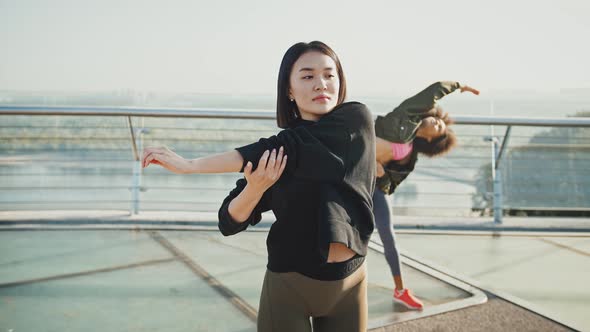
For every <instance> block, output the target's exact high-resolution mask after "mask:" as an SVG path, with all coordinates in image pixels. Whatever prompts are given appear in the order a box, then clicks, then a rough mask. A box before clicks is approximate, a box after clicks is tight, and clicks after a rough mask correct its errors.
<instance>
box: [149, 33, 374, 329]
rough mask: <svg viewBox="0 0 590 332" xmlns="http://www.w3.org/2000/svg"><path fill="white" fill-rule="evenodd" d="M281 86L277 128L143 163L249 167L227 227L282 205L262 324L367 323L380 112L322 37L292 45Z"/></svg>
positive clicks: (231, 203) (187, 169)
mask: <svg viewBox="0 0 590 332" xmlns="http://www.w3.org/2000/svg"><path fill="white" fill-rule="evenodd" d="M277 92H278V94H277V95H278V96H277V123H278V125H279V127H281V128H285V129H284V130H282V131H281V132H279V133H278V134H277V135H276V136H272V137H269V138H263V139H260V140H259V141H258V142H256V143H253V144H250V145H246V146H243V147H239V148H237V149H236V150H234V151H231V152H226V153H222V154H219V155H215V156H210V157H203V158H197V159H193V160H187V159H185V158H182V157H181V156H179V155H177V154H175V153H174V152H172V151H170V150H169V149H167V148H165V147H159V148H147V149H145V151H144V156H143V166H144V167H146V166H148V165H149V164H150V163H154V164H159V165H161V166H163V167H165V168H166V169H168V170H170V171H173V172H176V173H183V174H186V173H219V172H235V171H243V172H244V178H242V179H240V180H238V181H237V183H236V187H235V188H234V189H233V190H232V191H231V192H230V194H229V195H228V197H227V198H226V199H225V200H224V201H223V203H222V205H221V208H220V210H219V229H220V230H221V232H222V233H223V234H224V235H232V234H236V233H238V232H240V231H243V230H245V229H246V228H247V227H248V226H249V225H255V224H257V223H258V222H259V221H260V219H261V213H262V212H264V211H268V210H272V211H273V212H274V214H275V216H276V221H275V222H274V223H273V225H272V226H271V229H270V231H269V234H268V237H267V250H268V264H267V271H266V275H265V278H264V283H263V286H262V294H261V297H260V307H259V311H258V324H257V325H258V330H259V331H311V325H313V330H314V331H320V332H321V331H366V328H367V315H368V312H367V280H366V270H365V264H364V260H365V256H366V254H367V247H368V241H369V237H370V235H371V233H372V231H373V227H374V219H373V213H372V198H371V197H372V194H373V190H374V186H375V179H376V178H375V171H376V157H375V131H374V125H373V120H372V116H371V113H370V112H369V110H368V109H367V108H366V107H365V106H364V105H363V104H361V103H357V102H344V100H345V98H346V81H345V78H344V73H343V71H342V66H341V64H340V61H339V59H338V57H337V56H336V54H335V53H334V51H333V50H332V49H331V48H330V47H328V46H327V45H326V44H324V43H322V42H318V41H314V42H311V43H297V44H295V45H293V46H292V47H290V48H289V49H288V50H287V52H286V53H285V56H284V57H283V61H282V63H281V67H280V70H279V79H278V91H277ZM287 156H288V158H289V161H288V162H287ZM310 318H311V324H310Z"/></svg>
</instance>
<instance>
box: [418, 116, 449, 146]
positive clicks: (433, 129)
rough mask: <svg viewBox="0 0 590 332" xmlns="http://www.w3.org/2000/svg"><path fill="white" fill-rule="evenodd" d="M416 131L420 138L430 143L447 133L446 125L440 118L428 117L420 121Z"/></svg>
mask: <svg viewBox="0 0 590 332" xmlns="http://www.w3.org/2000/svg"><path fill="white" fill-rule="evenodd" d="M418 130H420V134H421V136H423V137H425V138H426V139H427V140H428V141H431V140H433V139H435V138H438V137H439V136H441V135H443V134H445V133H446V132H447V125H446V124H445V122H444V121H443V120H442V119H441V118H437V117H433V116H429V117H427V118H424V119H422V122H421V123H420V128H419V129H418Z"/></svg>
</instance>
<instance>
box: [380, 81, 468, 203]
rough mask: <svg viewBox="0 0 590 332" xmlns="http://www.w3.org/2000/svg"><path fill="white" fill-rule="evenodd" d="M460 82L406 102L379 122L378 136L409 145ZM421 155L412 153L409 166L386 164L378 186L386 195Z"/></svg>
mask: <svg viewBox="0 0 590 332" xmlns="http://www.w3.org/2000/svg"><path fill="white" fill-rule="evenodd" d="M460 87H461V84H459V83H458V82H451V81H443V82H436V83H434V84H432V85H430V86H429V87H427V88H426V89H424V90H423V91H421V92H420V93H418V94H417V95H415V96H413V97H410V98H408V99H406V100H404V101H403V102H402V103H401V104H400V105H399V106H398V107H396V108H395V109H394V110H393V111H391V112H389V113H387V114H386V115H385V116H378V117H377V120H375V135H376V136H377V137H379V138H383V139H385V140H388V141H390V142H394V143H408V142H411V141H413V140H414V138H416V132H417V131H418V128H419V127H420V123H421V122H422V119H423V118H425V117H428V116H429V114H430V113H431V112H432V111H431V110H432V109H433V108H434V107H435V106H436V101H437V100H439V99H441V98H442V97H444V96H446V95H448V94H449V93H451V92H453V91H455V90H457V89H459V88H460ZM417 160H418V153H417V152H416V151H415V150H414V151H412V156H411V159H410V161H409V162H408V163H406V164H404V165H401V164H399V163H397V162H395V161H391V162H389V163H388V164H387V165H383V168H384V169H385V175H384V176H382V177H380V178H378V179H377V187H378V188H379V189H381V191H383V192H384V193H386V194H392V193H393V192H394V191H395V188H396V187H397V186H398V185H399V184H400V183H401V182H402V181H403V180H404V179H405V178H406V177H407V176H408V175H409V174H410V173H411V172H412V171H413V170H414V166H415V165H416V161H417Z"/></svg>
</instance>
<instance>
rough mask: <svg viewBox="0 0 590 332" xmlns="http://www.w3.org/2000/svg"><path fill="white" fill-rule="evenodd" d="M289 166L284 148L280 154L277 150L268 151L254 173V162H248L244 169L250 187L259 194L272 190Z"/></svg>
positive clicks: (280, 150)
mask: <svg viewBox="0 0 590 332" xmlns="http://www.w3.org/2000/svg"><path fill="white" fill-rule="evenodd" d="M286 165H287V155H284V153H283V147H281V148H280V149H279V152H278V153H277V151H276V150H275V149H273V150H272V152H269V151H268V150H266V151H265V152H264V153H263V154H262V157H260V161H259V162H258V167H257V168H256V170H255V171H252V167H253V165H252V162H248V164H247V165H246V167H244V177H245V178H246V181H248V186H249V187H250V188H252V189H254V190H256V191H258V192H262V193H263V192H265V191H266V190H267V189H268V188H270V187H271V186H272V185H273V184H274V183H275V182H277V180H278V179H279V178H280V177H281V174H283V171H284V170H285V166H286Z"/></svg>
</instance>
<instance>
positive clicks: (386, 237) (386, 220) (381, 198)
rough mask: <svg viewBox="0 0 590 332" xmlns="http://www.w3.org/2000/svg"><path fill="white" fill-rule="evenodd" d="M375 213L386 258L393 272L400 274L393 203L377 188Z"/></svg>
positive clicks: (374, 203) (374, 196)
mask: <svg viewBox="0 0 590 332" xmlns="http://www.w3.org/2000/svg"><path fill="white" fill-rule="evenodd" d="M373 213H374V214H375V224H376V225H377V230H378V231H379V237H381V242H382V243H383V250H384V251H385V259H386V260H387V264H389V268H391V274H393V275H394V276H399V275H401V274H402V271H401V265H400V261H399V253H398V252H397V248H396V246H395V232H394V230H393V222H392V220H391V205H390V203H389V200H388V197H387V195H386V194H385V193H384V192H382V191H381V190H379V188H375V192H374V193H373Z"/></svg>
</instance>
